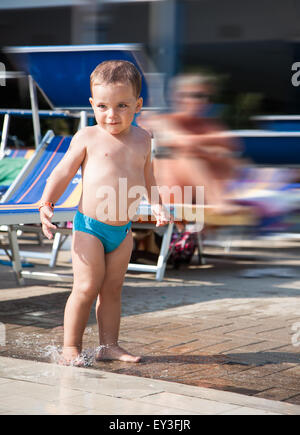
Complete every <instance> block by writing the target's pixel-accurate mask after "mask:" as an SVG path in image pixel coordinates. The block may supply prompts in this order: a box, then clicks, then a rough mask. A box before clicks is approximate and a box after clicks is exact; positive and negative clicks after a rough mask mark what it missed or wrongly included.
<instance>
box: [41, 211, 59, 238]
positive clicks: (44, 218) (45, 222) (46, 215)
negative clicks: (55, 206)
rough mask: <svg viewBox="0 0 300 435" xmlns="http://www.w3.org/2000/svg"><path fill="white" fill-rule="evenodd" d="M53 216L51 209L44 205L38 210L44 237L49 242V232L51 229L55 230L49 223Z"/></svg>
mask: <svg viewBox="0 0 300 435" xmlns="http://www.w3.org/2000/svg"><path fill="white" fill-rule="evenodd" d="M52 216H53V210H52V208H51V207H48V206H47V205H44V206H43V207H41V209H40V219H41V222H42V229H43V233H44V235H45V236H46V237H47V239H49V240H51V239H52V238H53V234H52V232H51V228H52V229H55V228H56V225H53V224H52V223H51V218H52Z"/></svg>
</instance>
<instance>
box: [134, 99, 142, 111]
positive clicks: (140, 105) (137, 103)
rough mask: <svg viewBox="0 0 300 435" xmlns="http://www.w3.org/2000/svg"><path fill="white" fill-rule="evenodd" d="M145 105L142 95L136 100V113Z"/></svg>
mask: <svg viewBox="0 0 300 435" xmlns="http://www.w3.org/2000/svg"><path fill="white" fill-rule="evenodd" d="M142 107H143V98H142V97H140V98H138V100H137V102H136V109H135V113H139V112H140V111H141V108H142Z"/></svg>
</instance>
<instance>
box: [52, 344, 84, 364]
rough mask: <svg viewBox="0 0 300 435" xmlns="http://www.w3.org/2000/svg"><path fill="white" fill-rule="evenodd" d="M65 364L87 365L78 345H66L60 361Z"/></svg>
mask: <svg viewBox="0 0 300 435" xmlns="http://www.w3.org/2000/svg"><path fill="white" fill-rule="evenodd" d="M58 363H59V364H60V365H64V366H75V367H84V366H85V365H86V362H85V359H84V356H83V355H82V354H81V353H80V351H79V348H78V347H77V346H65V347H64V348H63V353H62V355H61V358H60V360H59V362H58Z"/></svg>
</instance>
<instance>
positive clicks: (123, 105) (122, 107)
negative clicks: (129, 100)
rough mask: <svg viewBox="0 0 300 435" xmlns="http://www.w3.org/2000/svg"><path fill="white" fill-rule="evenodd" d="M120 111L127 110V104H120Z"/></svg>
mask: <svg viewBox="0 0 300 435" xmlns="http://www.w3.org/2000/svg"><path fill="white" fill-rule="evenodd" d="M119 107H120V109H125V108H126V107H127V104H124V103H120V104H119Z"/></svg>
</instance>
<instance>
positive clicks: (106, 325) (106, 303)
mask: <svg viewBox="0 0 300 435" xmlns="http://www.w3.org/2000/svg"><path fill="white" fill-rule="evenodd" d="M131 252H132V233H131V231H130V232H129V233H128V235H127V236H126V238H125V240H124V241H123V242H122V243H121V245H120V246H118V248H117V249H115V250H114V251H112V252H110V253H108V254H106V255H105V262H106V267H105V277H104V281H103V284H102V287H101V290H100V294H99V296H98V300H97V306H96V316H97V321H98V326H99V337H100V349H99V351H98V353H97V355H96V359H98V360H101V359H118V360H121V361H128V362H138V361H139V360H140V357H136V356H133V355H131V354H129V353H128V352H126V351H125V350H124V349H122V348H120V347H119V346H118V338H119V328H120V319H121V292H122V286H123V281H124V275H125V273H126V271H127V267H128V263H129V260H130V256H131Z"/></svg>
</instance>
